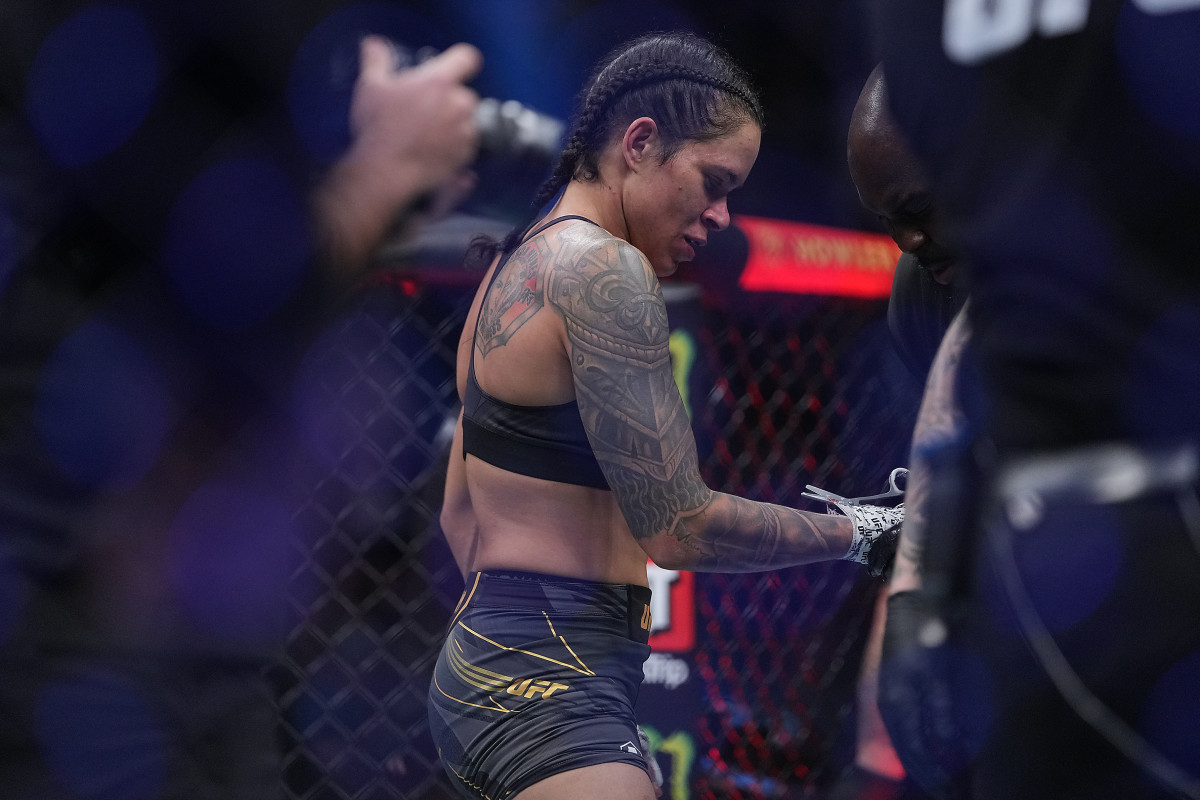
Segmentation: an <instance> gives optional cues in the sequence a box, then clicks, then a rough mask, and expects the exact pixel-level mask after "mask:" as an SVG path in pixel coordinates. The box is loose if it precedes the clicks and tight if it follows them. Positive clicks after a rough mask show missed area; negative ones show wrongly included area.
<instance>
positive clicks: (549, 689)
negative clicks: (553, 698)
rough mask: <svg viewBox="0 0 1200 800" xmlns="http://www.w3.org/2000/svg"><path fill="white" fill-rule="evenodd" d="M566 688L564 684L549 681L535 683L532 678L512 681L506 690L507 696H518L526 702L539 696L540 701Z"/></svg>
mask: <svg viewBox="0 0 1200 800" xmlns="http://www.w3.org/2000/svg"><path fill="white" fill-rule="evenodd" d="M568 688H570V687H568V686H567V685H566V684H565V683H551V682H550V681H535V680H534V679H533V678H526V679H525V680H523V681H513V683H512V685H511V686H509V687H508V689H507V690H506V691H507V692H508V693H509V694H515V695H520V696H522V697H524V698H525V699H527V700H531V699H533V698H534V697H535V696H537V695H539V694H540V695H541V698H540V699H545V698H547V697H549V696H550V695H552V694H554V693H555V692H557V691H558V690H559V689H562V690H566V689H568Z"/></svg>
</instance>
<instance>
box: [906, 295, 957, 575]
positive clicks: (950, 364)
mask: <svg viewBox="0 0 1200 800" xmlns="http://www.w3.org/2000/svg"><path fill="white" fill-rule="evenodd" d="M965 311H966V309H965V308H964V309H963V310H962V311H960V312H959V313H958V315H957V316H956V317H955V318H954V321H953V322H951V324H950V328H949V329H948V330H947V331H946V335H945V336H944V337H943V339H942V343H941V345H940V346H939V347H938V352H937V355H936V356H935V357H934V360H933V366H932V367H931V368H930V371H929V379H928V381H927V382H926V384H925V394H924V396H923V398H922V400H921V410H920V412H919V413H918V414H917V424H916V426H915V427H914V429H913V441H912V459H911V464H910V470H909V473H908V486H907V487H906V488H905V504H904V527H903V528H902V530H901V533H900V544H899V547H898V548H897V551H896V566H895V568H894V569H895V572H894V576H893V580H896V579H897V578H899V577H900V576H901V575H908V576H911V577H913V578H915V579H916V580H920V578H921V575H922V573H921V562H922V559H923V557H924V553H925V539H926V531H927V530H928V528H929V502H928V497H929V485H930V475H929V465H928V464H927V463H926V462H925V461H924V460H923V459H922V458H921V456H920V454H921V453H922V452H923V451H924V450H925V449H926V448H927V447H928V446H930V445H932V444H936V443H938V442H941V441H946V440H948V439H950V438H953V437H955V436H957V435H958V434H959V433H961V431H962V428H963V424H964V421H965V420H964V418H963V415H962V410H961V408H960V406H959V402H958V398H957V396H956V393H955V384H956V382H957V379H958V371H959V367H960V366H961V364H962V359H963V354H964V352H965V351H966V347H967V343H968V342H969V341H970V328H969V326H968V324H967V319H966V313H965Z"/></svg>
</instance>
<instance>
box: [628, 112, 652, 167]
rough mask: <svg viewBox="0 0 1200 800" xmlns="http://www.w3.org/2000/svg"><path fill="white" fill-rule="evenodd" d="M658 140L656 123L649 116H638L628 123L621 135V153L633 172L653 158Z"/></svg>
mask: <svg viewBox="0 0 1200 800" xmlns="http://www.w3.org/2000/svg"><path fill="white" fill-rule="evenodd" d="M659 145H660V142H659V136H658V123H656V122H655V121H654V120H652V119H650V118H649V117H638V118H637V119H635V120H634V121H633V122H631V123H629V127H628V128H626V129H625V135H624V136H623V137H621V155H622V156H623V157H624V159H625V163H626V164H627V165H628V166H629V169H630V170H632V171H633V172H637V171H638V170H640V169H641V168H642V166H643V165H644V164H646V163H648V162H650V161H651V160H653V159H654V158H655V156H656V155H657V152H658V148H659Z"/></svg>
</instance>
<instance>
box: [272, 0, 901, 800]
mask: <svg viewBox="0 0 1200 800" xmlns="http://www.w3.org/2000/svg"><path fill="white" fill-rule="evenodd" d="M667 28H689V29H692V30H696V31H697V32H700V33H702V34H705V35H707V36H710V37H712V38H714V39H716V40H717V41H719V42H721V43H722V44H723V45H725V46H726V47H727V48H728V49H729V50H730V51H731V52H732V53H733V54H734V55H735V57H737V58H738V59H739V60H740V61H742V63H744V64H745V65H746V66H747V68H748V69H749V70H750V71H751V73H752V74H753V76H754V78H755V80H756V82H757V83H758V85H759V86H760V87H761V89H762V91H763V96H764V100H765V105H766V113H767V129H766V131H765V135H764V142H763V150H762V154H761V156H760V158H759V161H758V164H757V165H756V167H755V170H754V172H753V173H752V175H751V178H750V181H749V182H748V183H747V185H746V187H745V188H744V189H743V190H742V191H740V192H738V193H737V194H736V195H735V197H734V199H732V200H731V206H732V210H733V211H734V212H735V213H736V214H738V215H739V217H738V219H739V223H740V224H738V225H736V226H735V229H734V230H732V231H730V232H729V233H727V234H726V235H724V236H722V237H719V238H718V239H716V240H714V242H713V244H712V245H711V246H710V247H709V248H708V249H707V250H706V251H704V252H703V253H702V256H701V257H700V258H699V259H698V261H697V263H696V264H695V265H693V266H692V267H691V268H690V269H687V270H685V271H684V272H683V273H682V274H681V275H680V276H678V277H676V278H675V279H672V280H671V281H669V282H668V283H667V285H666V286H665V290H666V293H667V297H668V304H669V306H670V314H671V320H672V328H673V331H674V333H673V336H672V354H673V358H674V361H675V367H676V373H677V377H678V378H679V381H680V386H681V389H683V390H684V393H685V398H686V399H687V401H688V404H689V409H690V410H691V413H692V420H693V427H694V429H695V432H696V435H697V440H698V443H699V446H700V454H701V461H702V469H703V472H704V475H705V477H706V479H707V480H708V482H709V485H710V486H712V487H713V488H716V489H720V490H724V491H729V492H734V493H737V494H741V495H744V496H747V497H752V498H755V499H760V500H765V501H770V502H778V503H784V504H789V505H796V506H800V507H808V508H812V509H815V510H819V509H820V507H819V506H818V505H815V504H813V503H812V502H811V501H808V500H806V499H804V498H802V497H801V496H800V493H801V492H802V491H803V490H804V486H805V485H806V484H808V483H815V484H819V485H821V486H823V487H826V488H829V489H831V490H833V491H836V492H839V493H842V494H847V495H854V494H869V493H874V492H877V491H880V490H881V489H882V488H883V486H884V484H885V481H886V478H887V475H888V472H889V471H890V470H891V469H892V468H893V467H895V466H898V465H900V464H902V463H903V462H904V460H905V458H906V449H907V442H908V436H909V433H910V432H911V426H912V422H913V417H914V412H915V404H916V400H917V387H916V386H915V385H914V384H913V383H912V382H911V379H910V378H909V377H908V375H907V374H906V373H905V372H904V370H903V368H902V367H901V366H900V364H899V362H898V360H897V359H896V357H895V355H894V354H893V352H892V350H891V349H890V345H889V342H888V335H887V329H886V325H885V323H884V314H885V309H886V296H885V295H886V285H887V272H886V270H885V271H884V274H883V284H882V285H883V287H884V288H883V290H882V291H880V289H879V286H880V282H879V281H880V275H879V274H878V273H879V272H880V270H879V268H878V260H879V252H880V251H878V249H876V250H869V253H871V254H874V256H875V257H874V259H873V260H872V259H871V258H866V259H865V260H866V261H867V262H871V263H866V264H865V266H864V264H863V263H860V262H862V261H863V259H861V258H858V255H861V254H862V253H863V252H868V251H864V250H862V248H863V247H867V246H868V245H869V247H877V246H878V241H879V240H881V239H882V237H879V236H878V234H877V233H876V232H875V223H874V220H873V219H871V218H870V217H869V216H867V215H865V214H864V212H863V211H862V210H861V209H860V207H859V205H858V201H857V197H856V195H855V192H854V188H853V186H852V184H851V183H850V181H849V178H848V175H847V174H846V168H845V155H844V152H845V144H844V143H845V131H846V125H847V124H848V120H849V116H850V111H851V108H852V107H853V103H854V100H855V98H856V97H857V94H858V91H859V88H860V87H861V85H862V82H863V81H864V80H865V78H866V75H867V73H868V72H869V71H870V69H871V66H872V64H873V59H872V57H871V46H870V39H869V28H868V26H867V24H866V21H865V12H864V9H863V8H862V4H861V3H860V2H857V1H855V2H833V3H830V2H789V3H781V2H777V1H768V0H743V2H740V3H738V4H730V3H715V2H713V3H710V2H686V3H684V2H675V3H672V2H651V1H649V0H628V1H626V0H613V1H611V2H582V1H580V2H550V1H549V0H503V1H501V0H496V1H495V2H481V1H480V0H440V1H439V2H436V3H435V2H428V3H418V2H405V3H403V4H390V3H374V4H366V5H356V6H348V7H347V10H346V11H345V12H339V15H336V17H335V18H331V19H329V20H326V22H325V23H322V26H321V28H320V29H319V30H317V31H314V36H317V35H318V34H319V37H318V38H322V39H323V40H324V41H326V42H334V43H335V45H336V43H337V42H338V41H339V39H347V40H349V39H352V38H353V36H355V35H357V32H359V31H361V30H376V31H381V32H384V33H387V34H389V35H391V36H393V37H394V38H395V39H396V40H397V41H399V42H401V43H403V44H404V45H405V46H406V47H407V48H408V49H409V51H410V52H412V53H413V54H417V53H419V51H420V48H422V47H433V48H439V49H440V48H443V47H445V46H446V45H448V44H450V43H452V42H454V41H458V40H468V41H471V42H473V43H475V44H476V45H478V46H479V47H480V48H481V49H482V50H483V52H484V55H485V58H486V67H485V69H484V72H483V74H482V75H481V76H480V78H479V79H478V80H477V81H476V83H475V85H476V87H477V88H478V89H479V91H480V93H481V94H482V95H484V96H487V97H494V98H499V99H502V100H516V101H518V102H520V103H522V104H523V105H524V106H526V107H528V108H530V109H533V110H536V111H537V112H538V113H539V114H541V115H543V119H549V120H565V119H567V118H568V117H569V115H570V112H571V104H572V101H573V96H574V93H575V92H576V91H577V89H578V87H579V86H580V85H581V83H582V82H583V80H584V77H585V75H586V71H587V69H588V67H589V66H590V64H591V63H592V62H593V61H594V60H595V59H596V58H597V57H599V56H600V55H601V54H602V53H603V52H604V51H605V50H607V49H608V48H609V47H611V46H612V45H614V44H616V43H617V42H619V41H621V40H623V39H625V38H627V37H628V36H630V35H633V34H636V33H639V32H643V31H649V30H660V29H667ZM347 37H349V39H348V38H347ZM339 46H340V45H339ZM335 49H336V48H335ZM417 57H419V56H417ZM543 149H544V148H543ZM549 158H550V155H549V153H547V152H542V151H540V150H538V149H537V148H536V147H533V148H526V149H523V150H520V149H518V148H509V149H508V150H497V151H495V152H490V153H485V156H484V159H483V160H482V161H481V162H480V164H479V165H478V169H479V174H480V179H481V182H480V187H479V189H478V191H477V192H476V193H475V195H474V196H473V197H472V198H471V200H470V201H469V202H468V203H467V204H466V205H465V206H464V207H463V208H462V209H461V213H460V214H457V215H456V216H454V217H452V218H451V219H449V220H446V221H443V222H442V223H440V224H439V225H437V226H434V227H433V228H430V229H428V230H426V231H425V232H424V233H423V234H422V236H421V237H419V238H418V239H417V240H416V241H408V242H405V243H403V244H399V245H397V246H395V247H392V248H389V249H388V251H387V252H385V253H384V254H383V257H382V258H381V263H380V268H379V270H378V271H377V272H376V273H375V274H374V275H373V276H372V277H371V279H370V280H369V281H368V282H367V283H366V284H365V285H364V286H363V289H362V291H361V293H360V295H359V299H358V302H357V304H356V305H355V306H354V307H353V308H352V309H350V310H349V311H348V312H347V314H346V315H345V318H344V319H343V320H342V322H341V323H339V324H338V325H336V326H335V327H334V328H333V329H332V330H331V332H330V334H329V335H327V336H326V338H325V339H324V340H323V344H322V346H321V347H320V348H319V349H318V350H317V351H316V353H315V355H314V357H313V358H312V359H311V361H312V363H311V364H310V367H311V370H312V372H311V375H312V376H314V377H313V381H314V382H315V383H316V384H317V388H318V390H319V391H318V392H317V393H316V394H315V395H314V398H315V401H314V402H313V403H312V405H311V408H312V409H313V413H314V414H316V415H318V416H320V417H321V418H322V419H321V421H320V424H319V425H318V426H317V427H319V428H320V429H321V430H323V431H326V432H327V433H326V436H327V438H326V439H325V441H324V442H323V446H324V448H325V449H324V455H325V456H326V458H325V459H323V460H322V462H321V463H322V466H321V467H320V468H319V469H318V470H317V473H316V474H312V475H308V476H307V479H308V480H309V482H310V483H311V486H312V487H313V489H312V490H311V492H310V499H309V501H308V502H307V503H306V504H305V506H304V507H303V508H302V509H301V510H300V512H299V519H300V521H301V522H302V523H303V525H302V529H303V530H305V531H307V536H306V540H305V541H304V542H302V543H301V544H300V546H299V547H298V548H297V551H296V556H297V559H296V564H297V566H296V569H295V571H294V573H293V583H292V591H293V608H294V612H295V618H294V624H293V627H292V634H291V636H290V640H289V649H288V662H287V663H286V664H285V665H284V666H282V667H281V668H280V669H278V670H276V671H275V673H274V678H275V681H276V685H277V686H278V689H279V691H280V698H281V707H282V712H283V725H282V727H281V736H282V738H283V744H284V748H285V753H286V760H285V767H286V780H287V788H288V793H289V796H290V797H293V798H304V799H305V800H308V799H311V800H318V799H319V800H326V799H327V798H328V799H333V798H356V799H359V798H361V799H363V800H367V799H368V798H369V799H371V800H374V799H375V798H379V799H380V800H382V799H384V798H405V799H407V798H413V799H414V800H415V799H416V798H430V799H432V798H449V797H452V796H453V795H452V793H451V791H450V788H449V785H448V784H447V783H446V781H445V779H444V778H443V776H442V773H441V770H440V767H439V766H438V764H437V759H436V753H435V752H434V750H433V746H432V742H431V741H430V738H429V734H428V728H427V723H426V716H425V692H426V689H427V687H428V684H429V680H430V676H431V672H432V667H433V663H434V660H435V658H436V654H437V649H438V647H439V646H440V641H441V637H442V635H443V632H444V628H445V625H446V623H447V622H448V620H449V616H450V610H451V609H452V608H453V606H454V603H455V602H456V601H457V599H458V596H459V592H460V591H461V589H462V579H461V577H460V576H459V574H458V572H457V570H456V568H455V566H454V564H453V561H452V559H451V557H450V554H449V550H448V549H447V547H446V545H445V543H444V541H443V539H442V537H441V534H440V531H439V530H438V528H437V525H436V519H437V511H438V502H439V494H440V487H441V476H442V474H443V470H444V459H445V458H447V457H448V453H447V439H448V430H447V425H448V424H449V423H450V421H452V420H453V418H454V416H455V414H456V412H457V401H456V397H455V392H454V380H453V363H454V350H455V346H456V343H457V339H458V335H459V332H460V329H461V326H462V320H463V318H464V316H465V314H466V310H467V307H468V305H469V302H470V298H471V293H472V292H473V290H474V288H475V286H476V284H477V281H478V278H479V276H478V275H477V274H473V273H469V272H466V271H464V270H463V269H462V268H461V267H460V266H459V258H460V257H461V254H462V251H463V249H465V246H466V243H467V241H468V240H469V238H470V235H472V233H474V232H477V231H479V230H487V231H492V232H497V231H499V232H502V231H504V230H506V229H507V227H508V226H509V225H510V224H511V223H512V222H513V221H514V220H516V219H518V218H520V216H521V215H522V214H523V213H524V212H525V211H526V208H525V203H526V202H527V200H528V198H529V197H530V196H531V193H532V191H533V188H534V187H535V186H536V184H537V183H538V182H539V181H540V179H541V178H542V177H543V176H544V174H545V172H546V170H547V169H548V168H549V160H548V159H549ZM756 221H759V222H762V223H764V224H766V225H767V226H768V227H769V226H772V225H774V224H775V222H776V221H782V222H785V223H786V222H789V221H790V222H802V223H809V224H814V225H817V226H822V227H818V228H813V229H811V230H805V231H801V232H799V233H796V231H795V230H792V229H789V228H787V227H786V226H784V227H782V228H780V229H779V230H780V231H782V233H779V235H780V236H781V237H783V238H782V239H781V241H782V240H787V241H789V242H791V246H790V247H784V248H783V250H782V251H780V252H775V253H774V254H772V253H768V252H766V250H769V249H770V248H766V249H764V244H763V242H764V240H763V238H762V237H761V235H760V236H758V237H756V236H755V235H753V228H754V225H753V223H755V222H756ZM770 230H771V232H774V231H775V229H774V228H771V229H770ZM789 231H790V233H789ZM855 231H862V232H870V233H868V234H866V235H864V236H863V237H861V238H859V237H857V236H856V235H855V234H854V233H853V232H855ZM759 233H760V234H761V231H760V232H759ZM772 235H773V233H772ZM789 236H791V237H792V238H791V239H788V237H789ZM806 237H807V238H806ZM814 237H815V238H814ZM843 237H849V238H848V239H846V238H843ZM798 241H809V242H812V241H816V242H818V243H823V244H822V247H825V250H822V251H819V252H816V253H815V254H814V251H813V250H812V248H811V247H810V248H809V249H808V250H807V251H805V250H804V249H803V247H801V246H799V245H797V244H796V242H798ZM846 241H850V242H851V244H852V245H855V246H857V247H859V249H858V250H854V249H853V247H851V249H850V250H846V249H845V242H846ZM885 241H886V240H885ZM837 242H842V244H843V249H842V250H841V251H838V252H839V253H840V254H841V255H840V256H839V258H833V257H832V256H831V255H830V254H831V253H832V252H833V251H832V250H830V249H829V248H830V247H832V246H833V244H836V243H837ZM830 243H833V244H830ZM863 243H866V244H863ZM847 252H850V254H851V256H850V257H849V258H847V257H845V254H846V253H847ZM772 255H773V257H774V258H775V260H774V261H773V262H771V263H769V264H766V267H764V262H763V261H762V260H761V259H762V257H771V256H772ZM835 255H836V253H835ZM891 257H892V254H891V252H890V251H888V264H889V265H890V263H891V261H890V259H891ZM756 258H758V259H759V260H758V261H755V259H756ZM833 262H837V263H833ZM806 267H808V268H811V269H812V270H815V271H816V273H820V274H821V275H825V277H828V273H829V272H830V271H832V272H834V273H836V274H837V275H838V276H839V277H837V278H836V279H835V280H834V281H833V282H832V283H825V284H822V283H820V282H819V281H818V282H817V283H805V282H804V280H797V281H792V280H790V279H789V277H788V276H790V275H792V270H793V268H795V269H796V270H798V271H800V272H802V271H803V269H804V268H806ZM756 268H758V269H759V270H760V271H761V269H763V268H766V269H768V271H772V270H773V272H772V274H773V275H774V276H775V277H776V278H779V277H780V276H781V275H782V276H783V279H782V281H781V282H777V283H772V282H771V281H767V282H766V283H765V284H764V283H762V282H760V283H758V284H754V281H753V280H751V277H752V276H751V275H750V273H751V272H753V271H754V270H755V269H756ZM872 270H873V271H874V272H875V273H876V274H875V275H874V276H873V277H874V283H873V284H872V286H871V287H867V288H866V289H864V288H863V285H865V284H863V285H860V279H862V280H865V278H866V277H870V276H869V275H867V273H869V272H871V271H872ZM822 271H824V272H822ZM652 578H653V580H654V582H655V590H656V607H655V622H656V630H655V636H654V638H653V639H652V644H653V645H654V648H655V653H654V655H653V656H652V657H651V661H650V662H649V663H648V665H647V683H646V686H645V688H644V689H643V693H642V697H641V698H640V701H639V715H640V716H641V719H642V721H643V723H644V725H645V727H646V728H647V730H648V732H649V734H650V738H651V741H652V744H653V746H654V747H655V749H656V751H657V753H656V754H657V757H658V760H659V762H660V764H661V765H662V766H663V768H664V770H665V771H666V773H667V779H668V780H667V787H666V793H665V796H667V797H669V798H671V799H672V800H683V799H684V798H800V797H819V796H820V794H821V791H822V790H823V789H824V788H825V787H827V786H828V785H829V784H830V783H831V782H832V781H833V780H834V779H835V778H836V776H837V774H838V773H839V772H840V771H841V769H843V768H844V767H845V766H846V765H847V764H849V763H850V761H851V759H852V746H853V733H854V726H853V709H854V683H855V679H856V677H857V672H858V665H859V661H860V657H861V650H862V645H863V641H864V635H865V632H866V630H867V627H868V622H869V617H870V612H871V608H872V605H873V601H874V599H875V595H876V593H877V591H878V589H879V584H878V583H877V582H872V581H870V580H868V579H867V578H866V577H865V575H864V573H863V571H862V570H861V569H860V568H858V567H854V566H852V565H847V564H842V563H833V564H822V565H814V566H810V567H803V568H794V569H788V570H781V571H777V572H773V573H765V574H758V575H700V574H695V575H693V574H686V573H684V574H677V573H667V572H666V571H662V570H657V569H654V570H652Z"/></svg>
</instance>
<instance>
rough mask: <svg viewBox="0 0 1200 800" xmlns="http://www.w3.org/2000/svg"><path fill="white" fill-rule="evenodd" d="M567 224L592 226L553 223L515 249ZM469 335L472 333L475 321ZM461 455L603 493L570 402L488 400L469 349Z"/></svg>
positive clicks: (593, 458)
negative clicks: (544, 403) (522, 403)
mask: <svg viewBox="0 0 1200 800" xmlns="http://www.w3.org/2000/svg"><path fill="white" fill-rule="evenodd" d="M568 219H578V220H583V221H584V222H589V223H591V224H592V225H595V224H596V223H594V222H592V221H591V220H590V219H588V218H586V217H580V216H576V215H574V214H570V215H566V216H562V217H555V218H554V219H552V220H550V221H549V222H547V223H545V224H544V225H541V226H540V227H538V228H537V230H535V231H533V232H532V233H530V234H528V235H527V236H525V237H524V238H523V239H522V240H521V243H522V244H524V243H525V242H526V241H528V240H529V239H531V238H532V237H534V236H536V235H537V234H539V233H541V232H542V231H544V230H545V229H546V228H549V227H550V226H551V225H554V224H556V223H559V222H562V221H563V220H568ZM519 246H520V245H518V247H519ZM513 252H516V248H513V250H512V251H511V252H509V253H506V254H505V255H504V257H503V258H502V259H501V260H500V263H498V264H496V269H495V270H493V271H492V279H491V280H490V281H489V282H488V285H487V288H486V289H485V290H484V293H483V302H484V303H486V302H487V295H488V293H489V292H491V290H492V285H493V284H494V283H495V282H496V276H497V275H499V274H500V270H502V269H504V265H505V264H506V263H508V259H509V256H511V255H512V253H513ZM482 308H483V304H482V303H481V304H480V309H481V310H482ZM475 329H476V331H477V332H478V330H479V321H478V319H477V320H476V322H475ZM467 453H470V454H471V455H473V456H475V457H477V458H479V459H481V460H483V461H486V462H488V463H489V464H492V465H494V466H497V467H500V468H501V469H505V470H508V471H509V472H515V473H517V474H518V475H528V476H530V477H533V478H542V479H544V480H548V481H558V482H559V483H570V484H574V485H577V486H589V487H591V488H593V489H608V488H609V486H608V481H607V480H606V479H605V477H604V473H603V472H601V470H600V464H599V462H597V461H596V456H595V454H594V453H593V452H592V446H591V444H590V443H589V442H588V438H587V433H586V431H584V429H583V421H582V420H581V419H580V417H579V405H578V404H577V403H576V402H575V401H574V400H572V401H571V402H569V403H560V404H558V405H552V406H518V405H513V404H512V403H506V402H504V401H503V400H498V399H496V398H495V397H492V396H491V395H490V394H488V393H487V392H485V391H483V389H481V388H480V387H479V382H478V381H477V380H476V379H475V347H474V345H472V347H471V362H470V366H469V368H468V369H467V388H466V396H465V397H464V398H463V458H466V457H467Z"/></svg>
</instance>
